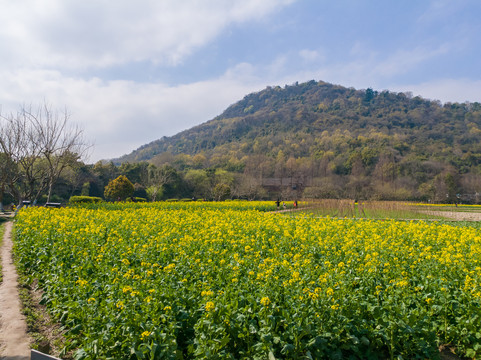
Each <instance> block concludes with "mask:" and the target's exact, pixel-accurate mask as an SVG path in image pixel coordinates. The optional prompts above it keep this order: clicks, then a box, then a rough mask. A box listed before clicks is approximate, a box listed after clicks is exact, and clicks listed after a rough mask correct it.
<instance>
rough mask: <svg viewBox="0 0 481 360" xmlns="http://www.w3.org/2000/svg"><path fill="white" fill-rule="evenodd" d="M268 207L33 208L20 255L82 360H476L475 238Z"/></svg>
mask: <svg viewBox="0 0 481 360" xmlns="http://www.w3.org/2000/svg"><path fill="white" fill-rule="evenodd" d="M272 206H273V204H270V203H269V204H263V203H257V202H245V203H243V202H230V203H208V204H205V203H173V204H172V203H159V204H145V205H139V204H135V205H133V204H114V205H110V204H107V205H105V206H100V205H96V206H95V207H92V208H65V209H45V208H30V209H27V210H23V211H21V212H20V213H19V215H18V217H17V220H16V226H15V239H16V240H15V253H16V256H17V257H18V259H19V264H20V271H22V272H23V273H25V274H28V275H29V276H31V277H33V278H37V279H38V281H39V285H40V286H41V287H42V288H43V290H44V293H45V295H44V298H45V301H46V304H47V306H48V308H49V310H50V312H51V313H52V315H53V316H54V317H55V318H56V319H57V320H58V321H60V322H62V323H63V325H64V327H65V328H66V329H75V330H72V331H67V333H66V336H67V337H69V338H71V339H72V340H75V344H78V345H77V354H84V355H85V354H87V355H86V356H87V357H86V358H92V359H93V358H107V357H110V358H126V357H130V356H131V354H132V349H135V354H136V355H135V356H136V357H137V358H139V359H142V358H148V356H151V355H152V354H154V355H153V356H155V358H164V357H168V356H170V355H172V354H176V353H178V352H183V353H184V354H186V356H187V357H188V358H195V359H208V358H209V357H210V358H211V357H212V356H214V355H213V354H224V355H225V354H230V355H229V356H230V357H231V358H242V357H243V358H268V357H269V354H272V355H274V357H276V358H277V357H279V358H295V357H305V356H307V354H309V355H310V356H311V357H312V358H330V357H338V358H339V357H349V356H353V357H361V358H362V357H363V355H365V354H377V355H376V356H377V357H378V358H390V357H391V358H394V357H398V356H402V357H403V358H416V357H417V358H432V357H434V356H436V354H437V351H438V350H437V349H438V345H439V344H448V343H449V344H452V345H454V346H456V348H457V349H458V351H460V352H461V355H464V356H468V357H476V356H479V349H480V347H481V344H480V341H479V339H478V338H477V335H476V334H477V333H479V329H480V328H481V319H480V318H479V316H478V314H479V306H480V305H481V232H480V230H479V229H478V228H476V227H466V226H465V227H454V226H450V225H446V224H443V223H425V222H401V221H360V220H347V219H346V220H343V219H328V218H327V219H313V218H309V217H298V218H290V217H286V216H283V215H281V214H273V213H268V212H263V211H259V210H271V209H272ZM274 206H275V204H274ZM259 294H262V295H261V296H260V295H259ZM203 310H205V311H203ZM214 310H215V311H214ZM145 329H149V330H148V331H147V330H145ZM147 332H148V334H147ZM466 334H468V335H466ZM274 339H275V340H274ZM79 356H80V355H79ZM219 356H220V355H219Z"/></svg>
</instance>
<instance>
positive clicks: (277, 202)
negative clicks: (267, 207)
mask: <svg viewBox="0 0 481 360" xmlns="http://www.w3.org/2000/svg"><path fill="white" fill-rule="evenodd" d="M276 205H277V210H279V207H280V206H281V201H280V200H279V199H277V201H276Z"/></svg>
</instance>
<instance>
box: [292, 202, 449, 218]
mask: <svg viewBox="0 0 481 360" xmlns="http://www.w3.org/2000/svg"><path fill="white" fill-rule="evenodd" d="M303 206H305V209H302V208H301V209H300V212H297V213H296V215H299V214H305V215H310V216H316V217H327V216H329V217H338V218H367V219H394V220H442V219H443V218H442V217H441V216H437V215H432V214H426V213H423V212H422V211H423V210H437V208H435V209H430V208H429V209H427V208H425V207H423V206H413V205H412V204H409V203H405V202H395V201H360V202H356V203H355V202H354V201H353V200H345V199H342V200H339V199H323V200H314V201H308V202H305V203H304V204H303Z"/></svg>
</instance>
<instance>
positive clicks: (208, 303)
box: [205, 301, 215, 312]
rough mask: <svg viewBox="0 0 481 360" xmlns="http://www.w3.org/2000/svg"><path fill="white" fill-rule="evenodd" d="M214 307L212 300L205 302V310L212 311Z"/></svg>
mask: <svg viewBox="0 0 481 360" xmlns="http://www.w3.org/2000/svg"><path fill="white" fill-rule="evenodd" d="M214 309H215V305H214V303H213V302H212V301H207V303H206V304H205V310H206V311H209V312H210V311H213V310H214Z"/></svg>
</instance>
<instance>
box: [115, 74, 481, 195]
mask: <svg viewBox="0 0 481 360" xmlns="http://www.w3.org/2000/svg"><path fill="white" fill-rule="evenodd" d="M480 139H481V104H480V103H463V104H460V103H446V104H441V103H440V102H438V101H431V100H427V99H423V98H421V97H413V96H412V95H410V94H407V93H395V92H390V91H381V92H379V91H374V90H372V89H367V90H356V89H353V88H345V87H342V86H338V85H333V84H329V83H325V82H322V81H321V82H316V81H310V82H307V83H302V84H297V83H296V84H294V85H291V86H285V87H284V88H281V87H267V88H266V89H264V90H262V91H260V92H257V93H252V94H249V95H247V96H246V97H244V99H242V100H240V101H238V102H237V103H235V104H233V105H231V106H230V107H228V108H227V109H226V110H225V111H224V112H223V113H222V114H221V115H219V116H217V117H216V118H214V119H212V120H210V121H208V122H206V123H204V124H201V125H198V126H196V127H193V128H191V129H189V130H186V131H183V132H180V133H179V134H177V135H175V136H172V137H163V138H161V139H159V140H157V141H154V142H152V143H150V144H147V145H144V146H142V147H140V148H139V149H137V150H135V151H134V152H132V153H131V154H129V155H126V156H123V157H121V158H119V159H116V160H115V161H116V162H119V163H120V162H140V161H148V162H150V163H152V164H155V165H157V166H161V165H165V164H169V165H171V166H173V167H174V168H176V169H177V170H179V171H184V172H186V171H188V170H189V169H223V170H225V171H227V172H232V173H237V174H243V175H244V177H249V178H252V179H256V181H257V182H258V183H260V184H262V185H264V186H268V183H269V181H270V182H271V184H272V183H274V182H275V181H277V184H281V185H282V181H284V180H283V179H290V183H291V184H302V189H303V190H304V191H305V192H307V194H308V195H309V196H324V197H325V196H336V197H341V196H342V197H344V196H352V197H376V198H413V199H414V198H416V199H433V200H435V199H437V200H443V199H445V198H450V199H455V198H456V197H458V198H459V197H461V196H466V197H470V198H473V196H474V197H476V196H477V193H478V192H479V193H481V186H479V185H481V177H480V175H479V174H481V141H480ZM275 179H277V180H275ZM266 184H267V185H266ZM478 184H479V185H478ZM294 187H295V186H294ZM304 195H306V194H304Z"/></svg>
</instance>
